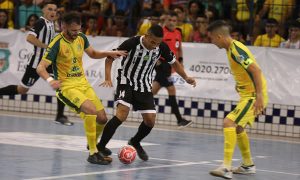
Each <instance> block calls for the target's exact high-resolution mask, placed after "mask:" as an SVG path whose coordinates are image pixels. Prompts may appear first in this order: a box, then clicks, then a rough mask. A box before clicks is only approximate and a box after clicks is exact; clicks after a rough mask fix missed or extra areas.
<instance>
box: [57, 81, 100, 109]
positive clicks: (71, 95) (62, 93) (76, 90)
mask: <svg viewBox="0 0 300 180" xmlns="http://www.w3.org/2000/svg"><path fill="white" fill-rule="evenodd" d="M56 96H57V97H58V98H59V99H60V100H61V101H62V102H63V103H64V104H66V105H67V106H69V108H70V109H71V110H72V111H74V112H77V113H79V112H80V106H81V105H82V103H83V102H84V101H86V100H90V101H92V102H93V104H94V105H95V106H96V110H97V111H99V110H102V109H104V106H103V105H102V103H101V100H100V99H99V98H98V96H97V95H96V93H95V91H94V89H93V88H92V87H91V86H89V85H88V86H80V87H74V86H72V87H64V88H63V90H57V91H56Z"/></svg>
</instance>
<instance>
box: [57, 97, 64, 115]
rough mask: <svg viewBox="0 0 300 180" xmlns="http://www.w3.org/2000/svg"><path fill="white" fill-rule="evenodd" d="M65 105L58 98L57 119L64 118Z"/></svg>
mask: <svg viewBox="0 0 300 180" xmlns="http://www.w3.org/2000/svg"><path fill="white" fill-rule="evenodd" d="M64 109H65V104H64V103H63V102H62V101H61V100H60V99H59V98H57V114H56V118H59V117H62V116H63V115H64Z"/></svg>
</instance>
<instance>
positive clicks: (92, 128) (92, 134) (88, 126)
mask: <svg viewBox="0 0 300 180" xmlns="http://www.w3.org/2000/svg"><path fill="white" fill-rule="evenodd" d="M96 117H97V116H96V115H85V116H84V129H85V135H86V138H87V141H88V145H89V149H90V155H93V154H94V153H96V152H98V150H97V146H96V144H97V143H96Z"/></svg>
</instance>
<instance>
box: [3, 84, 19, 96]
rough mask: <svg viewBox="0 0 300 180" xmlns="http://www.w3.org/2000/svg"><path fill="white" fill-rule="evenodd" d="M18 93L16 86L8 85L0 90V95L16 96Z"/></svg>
mask: <svg viewBox="0 0 300 180" xmlns="http://www.w3.org/2000/svg"><path fill="white" fill-rule="evenodd" d="M16 94H19V93H18V86H17V85H9V86H6V87H4V88H0V95H16Z"/></svg>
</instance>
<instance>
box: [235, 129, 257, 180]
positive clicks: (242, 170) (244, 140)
mask: <svg viewBox="0 0 300 180" xmlns="http://www.w3.org/2000/svg"><path fill="white" fill-rule="evenodd" d="M236 132H237V144H238V147H239V149H240V152H241V155H242V158H243V162H242V164H241V166H239V167H237V168H233V170H232V171H233V173H236V174H255V173H256V167H255V165H254V163H253V161H252V156H251V150H250V141H249V138H248V135H247V133H246V130H245V129H244V128H243V127H242V126H240V125H238V126H237V128H236Z"/></svg>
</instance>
